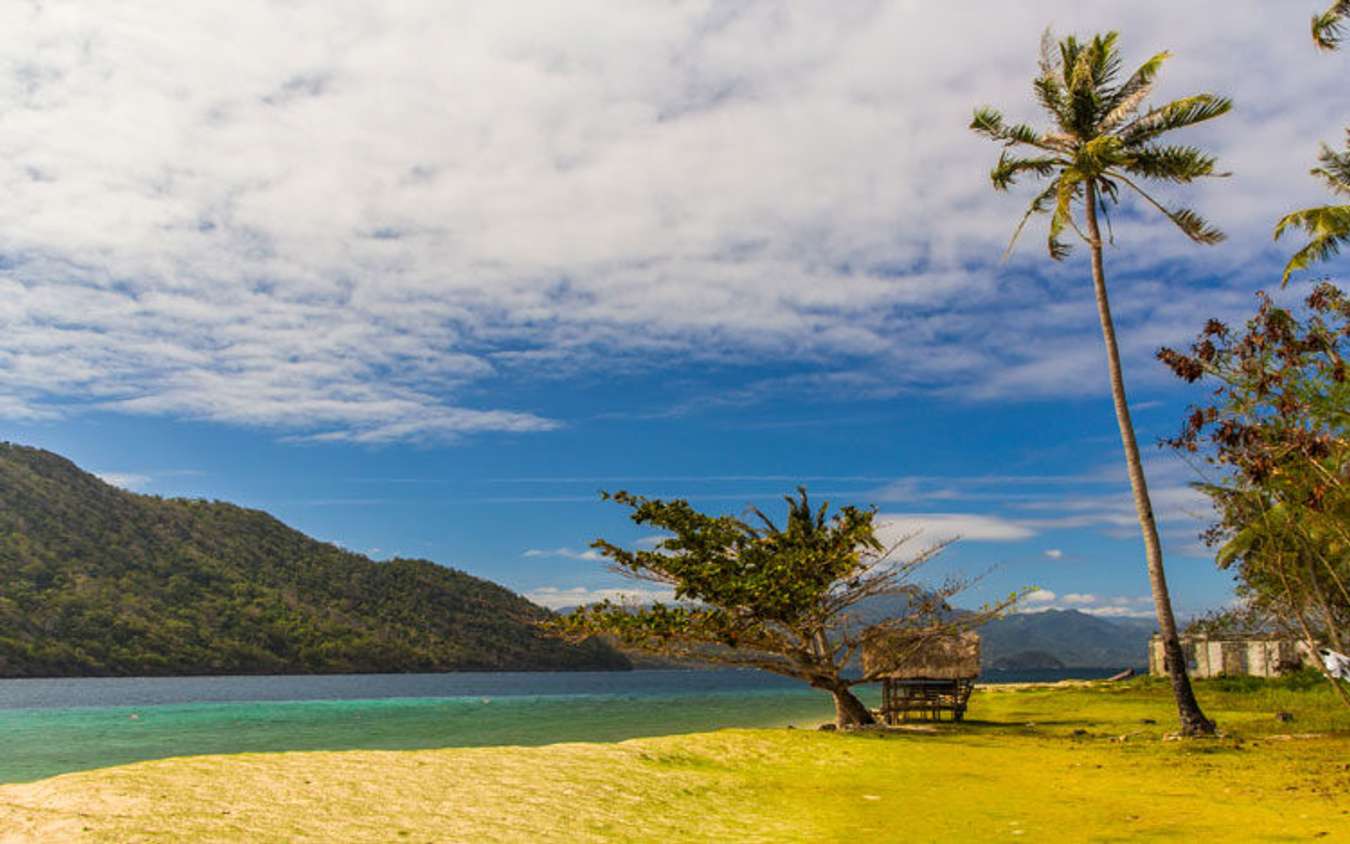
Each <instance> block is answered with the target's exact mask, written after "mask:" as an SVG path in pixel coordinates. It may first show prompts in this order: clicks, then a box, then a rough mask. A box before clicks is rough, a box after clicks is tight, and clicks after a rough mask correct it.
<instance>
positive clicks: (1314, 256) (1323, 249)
mask: <svg viewBox="0 0 1350 844" xmlns="http://www.w3.org/2000/svg"><path fill="white" fill-rule="evenodd" d="M1289 229H1302V230H1303V231H1304V232H1306V233H1307V234H1308V235H1310V236H1311V238H1312V239H1311V240H1309V241H1308V243H1306V244H1305V245H1304V246H1303V248H1302V249H1299V250H1298V251H1297V252H1295V253H1294V255H1293V257H1291V258H1290V259H1289V263H1288V264H1286V265H1285V267H1284V278H1283V279H1282V280H1281V282H1280V284H1281V285H1285V284H1288V283H1289V277H1290V276H1291V275H1293V274H1294V273H1295V272H1297V271H1299V270H1306V269H1307V268H1308V267H1310V266H1312V265H1313V264H1314V263H1317V262H1319V261H1326V260H1329V259H1331V258H1334V257H1336V256H1337V255H1339V254H1340V251H1341V247H1342V246H1344V245H1346V244H1350V205H1324V206H1322V207H1320V208H1304V209H1303V210H1302V211H1295V212H1293V213H1292V214H1286V215H1285V216H1283V217H1281V218H1280V221H1279V222H1278V223H1276V224H1275V239H1276V240H1279V239H1280V237H1281V236H1282V235H1283V234H1284V233H1285V232H1286V231H1287V230H1289Z"/></svg>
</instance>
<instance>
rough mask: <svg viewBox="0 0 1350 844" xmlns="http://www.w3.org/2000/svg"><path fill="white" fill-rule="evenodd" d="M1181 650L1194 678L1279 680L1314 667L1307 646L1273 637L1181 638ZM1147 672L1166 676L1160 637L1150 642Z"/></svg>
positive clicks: (1253, 635) (1249, 635) (1155, 637)
mask: <svg viewBox="0 0 1350 844" xmlns="http://www.w3.org/2000/svg"><path fill="white" fill-rule="evenodd" d="M1181 650H1182V653H1184V654H1185V655H1186V671H1187V673H1189V674H1190V675H1191V676H1192V677H1224V676H1227V677H1237V676H1243V675H1247V676H1251V677H1279V676H1281V675H1284V674H1288V673H1290V672H1292V671H1297V670H1299V669H1300V668H1302V667H1303V666H1304V665H1310V664H1312V658H1311V655H1310V654H1309V652H1308V646H1307V645H1305V644H1304V643H1303V642H1299V641H1295V640H1293V639H1288V638H1284V637H1280V636H1275V635H1272V634H1248V635H1238V636H1182V637H1181ZM1148 673H1150V674H1153V675H1155V676H1162V675H1164V674H1166V673H1167V669H1166V663H1165V662H1164V658H1163V646H1162V639H1161V638H1160V637H1158V636H1154V637H1153V638H1152V639H1151V640H1150V641H1149V646H1148Z"/></svg>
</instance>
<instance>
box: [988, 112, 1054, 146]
mask: <svg viewBox="0 0 1350 844" xmlns="http://www.w3.org/2000/svg"><path fill="white" fill-rule="evenodd" d="M970 128H971V129H972V130H973V131H975V132H977V133H979V134H981V135H984V136H985V137H986V138H990V139H992V140H995V141H1000V142H1002V143H1003V144H1004V145H1005V146H1014V145H1016V144H1024V145H1026V146H1032V147H1036V148H1037V149H1044V150H1051V151H1053V150H1055V147H1053V146H1050V145H1049V144H1047V143H1046V142H1045V140H1044V139H1043V138H1042V137H1041V135H1040V133H1039V132H1037V131H1036V130H1035V128H1033V127H1032V126H1028V125H1027V124H1025V123H1018V124H1016V125H1013V126H1009V125H1007V124H1005V123H1004V122H1003V115H1002V114H1001V113H1000V112H999V111H998V110H997V109H995V108H991V107H989V106H981V107H980V108H977V109H975V113H974V115H973V116H972V117H971V120H970Z"/></svg>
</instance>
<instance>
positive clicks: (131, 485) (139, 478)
mask: <svg viewBox="0 0 1350 844" xmlns="http://www.w3.org/2000/svg"><path fill="white" fill-rule="evenodd" d="M97 476H98V479H99V480H101V481H103V482H104V483H108V484H112V485H113V486H118V487H121V488H122V489H129V490H137V489H142V488H143V487H145V485H146V484H148V483H150V481H151V480H152V479H151V477H150V476H149V475H141V474H138V473H136V472H98V473H97Z"/></svg>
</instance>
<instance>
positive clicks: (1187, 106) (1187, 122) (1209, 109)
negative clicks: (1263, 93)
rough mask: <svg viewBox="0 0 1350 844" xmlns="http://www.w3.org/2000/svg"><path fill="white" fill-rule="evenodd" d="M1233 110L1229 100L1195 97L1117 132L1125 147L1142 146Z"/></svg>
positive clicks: (1155, 111)
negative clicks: (1173, 131)
mask: <svg viewBox="0 0 1350 844" xmlns="http://www.w3.org/2000/svg"><path fill="white" fill-rule="evenodd" d="M1232 107H1233V101H1232V100H1230V99H1228V98H1227V97H1216V96H1214V95H1213V94H1196V95H1195V96H1193V97H1183V98H1181V99H1179V100H1173V101H1172V102H1170V103H1167V104H1166V105H1162V106H1158V107H1157V108H1151V109H1149V110H1148V112H1146V113H1145V114H1144V115H1142V116H1140V117H1137V118H1135V119H1134V120H1133V121H1131V122H1130V123H1129V124H1127V125H1126V126H1124V127H1123V128H1121V130H1120V131H1119V132H1118V134H1119V135H1120V137H1121V138H1122V139H1124V141H1125V143H1127V144H1130V145H1135V144H1142V143H1144V142H1145V141H1149V140H1152V139H1153V138H1156V137H1157V136H1159V135H1161V134H1162V133H1164V132H1170V131H1172V130H1173V129H1181V128H1182V127H1185V126H1194V125H1195V124H1197V123H1203V122H1204V121H1206V120H1213V119H1214V118H1216V117H1219V116H1220V115H1223V114H1227V113H1228V111H1229V110H1230V109H1232Z"/></svg>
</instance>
